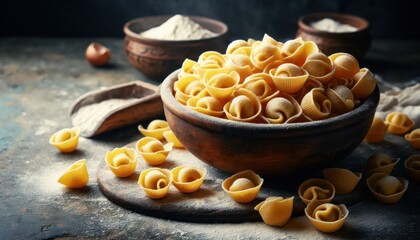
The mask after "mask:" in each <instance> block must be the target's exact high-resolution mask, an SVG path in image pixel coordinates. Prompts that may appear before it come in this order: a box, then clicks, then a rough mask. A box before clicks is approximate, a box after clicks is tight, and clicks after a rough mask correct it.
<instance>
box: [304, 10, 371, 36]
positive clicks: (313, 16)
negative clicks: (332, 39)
mask: <svg viewBox="0 0 420 240" xmlns="http://www.w3.org/2000/svg"><path fill="white" fill-rule="evenodd" d="M323 18H331V19H333V20H336V21H340V20H342V19H348V20H352V21H356V22H359V23H361V24H362V27H361V28H357V30H356V31H354V32H328V31H323V30H319V29H316V28H313V27H311V26H310V25H309V24H308V21H309V20H321V19H323ZM340 22H341V21H340ZM298 26H299V28H300V29H302V30H304V31H305V32H309V33H313V34H319V35H330V36H336V37H338V36H351V35H355V34H359V33H363V32H366V31H369V29H370V23H369V21H367V20H366V19H364V18H362V17H359V16H356V15H351V14H345V13H338V12H314V13H309V14H306V15H303V16H301V17H299V19H298Z"/></svg>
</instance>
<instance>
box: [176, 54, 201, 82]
mask: <svg viewBox="0 0 420 240" xmlns="http://www.w3.org/2000/svg"><path fill="white" fill-rule="evenodd" d="M196 64H197V62H196V61H194V60H191V59H189V58H186V59H185V60H184V62H183V63H182V66H181V70H180V71H179V73H178V78H182V77H185V76H190V75H195V74H196V72H195V71H194V66H195V65H196Z"/></svg>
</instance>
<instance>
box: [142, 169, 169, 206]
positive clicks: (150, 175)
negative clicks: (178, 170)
mask: <svg viewBox="0 0 420 240" xmlns="http://www.w3.org/2000/svg"><path fill="white" fill-rule="evenodd" d="M137 183H138V184H139V185H140V187H141V188H142V189H143V191H144V192H145V193H146V195H147V196H148V197H149V198H152V199H160V198H163V197H164V196H166V194H168V192H169V187H170V185H171V183H172V173H171V172H170V171H169V170H167V169H162V168H149V169H146V170H143V171H142V172H141V173H140V176H139V180H138V182H137Z"/></svg>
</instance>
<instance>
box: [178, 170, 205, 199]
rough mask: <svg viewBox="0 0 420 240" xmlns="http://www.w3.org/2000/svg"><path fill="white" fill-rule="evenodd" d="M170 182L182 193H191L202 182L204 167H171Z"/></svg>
mask: <svg viewBox="0 0 420 240" xmlns="http://www.w3.org/2000/svg"><path fill="white" fill-rule="evenodd" d="M171 172H172V176H173V182H172V184H173V185H174V186H175V187H176V188H177V189H178V190H179V191H180V192H183V193H192V192H195V191H197V190H198V189H199V188H200V187H201V185H202V184H203V182H204V178H205V176H206V174H207V171H206V170H205V169H200V168H196V167H191V166H179V167H176V168H174V169H172V171H171Z"/></svg>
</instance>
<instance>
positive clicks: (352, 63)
mask: <svg viewBox="0 0 420 240" xmlns="http://www.w3.org/2000/svg"><path fill="white" fill-rule="evenodd" d="M329 58H330V59H331V61H332V62H333V63H334V65H335V66H336V71H335V74H334V76H336V77H338V78H351V77H353V76H354V74H356V73H357V72H359V70H360V67H359V62H358V61H357V60H356V58H355V57H353V56H352V55H350V54H348V53H342V52H340V53H334V54H332V55H331V56H329Z"/></svg>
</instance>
